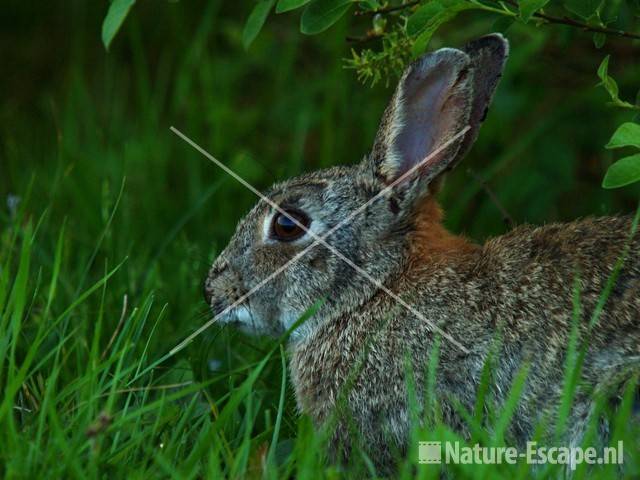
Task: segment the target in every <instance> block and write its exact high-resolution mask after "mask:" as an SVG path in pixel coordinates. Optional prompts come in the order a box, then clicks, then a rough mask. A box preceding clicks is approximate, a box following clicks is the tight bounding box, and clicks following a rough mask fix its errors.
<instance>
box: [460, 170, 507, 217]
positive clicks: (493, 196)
mask: <svg viewBox="0 0 640 480" xmlns="http://www.w3.org/2000/svg"><path fill="white" fill-rule="evenodd" d="M467 172H468V173H469V175H471V177H473V179H474V180H475V181H476V182H478V185H480V186H481V187H482V189H483V190H484V191H485V192H486V194H487V195H488V196H489V199H491V202H493V204H494V205H495V206H496V208H497V209H498V211H499V212H500V214H501V215H502V219H503V220H504V223H506V224H507V226H508V227H509V228H513V227H514V226H515V224H516V222H515V221H514V220H513V217H512V216H511V215H509V212H507V209H506V208H504V206H503V205H502V203H501V202H500V200H499V199H498V196H497V195H496V194H495V193H494V192H493V190H491V188H490V187H489V185H487V182H486V181H485V180H484V179H483V178H482V177H481V176H480V175H478V174H477V173H476V172H474V171H473V170H472V169H470V168H468V169H467Z"/></svg>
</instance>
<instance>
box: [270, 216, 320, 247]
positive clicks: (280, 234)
mask: <svg viewBox="0 0 640 480" xmlns="http://www.w3.org/2000/svg"><path fill="white" fill-rule="evenodd" d="M285 212H286V215H284V214H283V213H281V212H278V213H276V214H275V216H274V217H273V221H272V223H271V236H272V237H273V238H275V239H276V240H279V241H281V242H292V241H293V240H297V239H298V238H300V237H302V236H303V235H304V234H305V233H306V229H308V228H309V224H310V223H311V221H310V219H309V217H308V216H307V215H305V214H304V213H303V212H301V211H299V210H285ZM296 222H298V223H296ZM300 225H302V226H303V227H304V229H303V228H301V227H300Z"/></svg>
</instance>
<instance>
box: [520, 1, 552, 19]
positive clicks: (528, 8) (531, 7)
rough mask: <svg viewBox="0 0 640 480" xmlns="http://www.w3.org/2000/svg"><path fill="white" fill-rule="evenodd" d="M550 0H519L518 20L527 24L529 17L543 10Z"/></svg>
mask: <svg viewBox="0 0 640 480" xmlns="http://www.w3.org/2000/svg"><path fill="white" fill-rule="evenodd" d="M549 1H550V0H520V2H519V3H520V18H522V21H523V22H524V23H527V22H528V21H529V19H530V18H531V16H532V15H533V14H534V13H536V12H537V11H538V10H540V9H541V8H543V7H544V6H545V5H546V4H547V3H549Z"/></svg>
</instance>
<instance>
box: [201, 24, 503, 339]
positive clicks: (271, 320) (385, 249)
mask: <svg viewBox="0 0 640 480" xmlns="http://www.w3.org/2000/svg"><path fill="white" fill-rule="evenodd" d="M507 51H508V44H507V42H506V40H505V39H504V38H503V37H502V36H500V35H495V34H494V35H489V36H486V37H482V38H480V39H478V40H476V41H474V42H471V43H470V44H469V45H467V46H466V47H465V48H464V49H463V50H457V49H450V48H443V49H440V50H437V51H435V52H433V53H429V54H426V55H424V56H422V57H421V58H420V59H418V60H417V61H416V62H414V63H413V64H412V65H410V66H409V67H408V68H407V70H406V71H405V73H404V74H403V76H402V78H401V80H400V82H399V85H398V87H397V89H396V91H395V93H394V95H393V98H392V100H391V103H390V104H389V106H388V107H387V109H386V111H385V113H384V115H383V118H382V121H381V125H380V129H379V131H378V134H377V136H376V139H375V142H374V145H373V148H372V150H371V153H370V154H369V155H368V156H367V157H365V159H364V160H363V161H362V162H360V163H359V164H357V165H354V166H351V167H334V168H330V169H327V170H322V171H316V172H312V173H309V174H306V175H302V176H300V177H297V178H294V179H291V180H288V181H286V182H283V183H280V184H277V185H275V186H273V187H272V188H271V190H270V191H269V192H267V193H266V197H267V198H268V199H269V202H267V201H265V200H264V199H263V200H261V201H260V202H259V203H258V204H257V205H256V206H255V207H254V208H253V209H252V210H251V211H250V212H249V214H248V215H247V216H246V217H245V218H244V219H243V220H242V221H240V223H239V224H238V227H237V230H236V232H235V234H234V235H233V238H232V239H231V241H230V243H229V245H228V246H227V247H226V249H225V250H224V251H223V252H222V253H221V254H220V255H219V257H218V258H217V259H216V260H215V262H214V263H213V265H212V267H211V269H210V271H209V274H208V276H207V279H206V281H205V298H206V301H207V302H208V304H209V305H210V306H211V308H212V310H213V313H214V314H215V315H218V316H219V321H220V322H222V323H233V324H236V325H237V326H238V327H240V328H241V329H242V330H245V331H247V332H251V333H256V334H272V335H278V334H280V333H281V332H283V331H285V330H286V329H288V328H289V327H290V326H291V325H292V324H293V323H294V322H295V321H296V320H297V319H298V318H299V317H300V316H301V315H302V314H303V313H304V312H305V311H306V310H307V309H308V308H309V307H310V306H312V305H313V304H314V303H315V302H317V301H318V300H321V299H323V300H324V304H323V306H322V308H321V310H320V311H319V312H318V313H317V314H316V315H315V316H314V318H313V319H310V320H309V321H307V322H306V323H305V324H304V325H302V326H301V327H300V328H299V329H297V330H296V332H295V334H294V338H295V337H296V336H298V337H301V336H302V337H304V336H306V335H308V334H309V333H310V332H311V331H312V330H313V329H314V325H317V322H321V321H322V319H323V318H325V319H326V318H327V317H328V316H331V315H332V313H340V312H345V311H349V310H354V309H357V308H358V306H359V305H361V304H362V303H364V302H365V301H367V299H368V298H370V297H371V296H372V295H374V294H375V293H376V290H377V287H376V286H375V284H373V283H372V282H371V281H370V279H368V278H366V277H367V275H368V276H370V277H372V278H374V279H376V280H377V281H378V282H381V283H385V282H389V281H391V279H392V277H393V276H394V275H398V274H400V272H401V271H402V270H403V268H405V266H406V264H407V262H408V261H409V258H408V256H409V254H410V253H409V252H410V250H411V245H410V243H411V238H412V235H411V234H412V232H413V231H415V229H416V221H417V218H418V217H419V216H420V214H421V213H420V212H421V211H423V209H424V207H423V206H424V204H425V200H427V199H429V198H431V197H432V196H433V194H434V192H435V191H436V190H437V186H438V184H439V183H440V181H439V180H440V178H441V177H442V174H443V173H444V172H445V171H446V170H449V169H451V168H452V167H453V166H454V165H455V164H456V163H457V162H458V161H459V160H460V159H461V158H462V156H463V155H464V154H465V153H466V151H467V150H468V149H469V148H470V146H471V144H472V143H473V141H474V140H475V138H476V136H477V134H478V128H479V126H480V124H481V123H482V121H483V120H484V117H485V115H486V111H487V108H488V105H489V103H490V101H491V97H492V95H493V92H494V90H495V87H496V85H497V82H498V80H499V78H500V76H501V73H502V69H503V66H504V62H505V59H506V56H507ZM461 131H462V132H464V134H462V135H458V136H457V137H454V136H455V135H456V134H458V133H459V132H461ZM451 138H455V141H453V142H451ZM447 142H449V143H447ZM445 144H446V145H448V146H446V148H442V146H443V145H445ZM425 158H426V159H427V160H426V161H425ZM368 202H369V203H368ZM363 204H367V206H366V208H364V209H362V210H361V211H360V212H359V213H358V214H357V215H352V212H354V211H356V210H357V209H359V208H361V207H362V205H363ZM276 207H277V208H276ZM436 211H437V209H435V210H434V212H436ZM434 215H436V216H437V213H434ZM433 228H437V227H436V226H435V224H434V227H433ZM327 233H328V235H327V236H326V239H323V241H322V242H318V237H323V235H325V234H327ZM336 252H339V253H340V254H341V255H342V256H343V257H342V258H341V255H338V254H337V253H336ZM344 257H346V258H347V259H349V261H350V262H351V265H350V264H349V263H348V262H347V261H345V259H344ZM289 262H291V264H289ZM287 265H288V266H287ZM285 266H286V268H285ZM356 267H357V269H360V270H361V271H363V272H365V274H364V275H363V274H361V273H359V272H357V271H356ZM280 270H281V271H280ZM254 290H255V292H254ZM316 317H317V318H316Z"/></svg>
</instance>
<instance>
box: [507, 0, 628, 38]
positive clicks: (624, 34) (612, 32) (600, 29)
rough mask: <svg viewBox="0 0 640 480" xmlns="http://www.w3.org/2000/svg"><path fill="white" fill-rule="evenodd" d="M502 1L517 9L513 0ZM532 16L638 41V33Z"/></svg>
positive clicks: (550, 16) (536, 14)
mask: <svg viewBox="0 0 640 480" xmlns="http://www.w3.org/2000/svg"><path fill="white" fill-rule="evenodd" d="M503 1H504V2H505V3H508V4H509V5H511V6H512V7H516V8H519V7H518V3H517V2H516V1H514V0H503ZM533 16H534V17H535V18H539V19H541V20H545V21H546V22H549V23H555V24H560V25H569V26H571V27H576V28H580V29H582V30H585V31H588V32H594V33H604V34H605V35H617V36H619V37H625V38H633V39H634V40H640V34H638V33H633V32H626V31H624V30H616V29H614V28H607V27H598V26H595V25H589V24H587V23H584V22H580V21H578V20H574V19H573V18H569V17H554V16H552V15H547V14H546V13H540V12H536V13H534V14H533Z"/></svg>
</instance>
